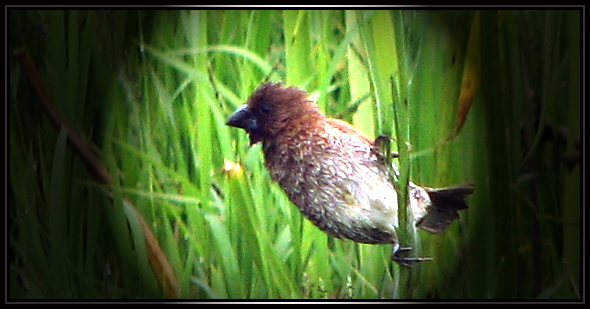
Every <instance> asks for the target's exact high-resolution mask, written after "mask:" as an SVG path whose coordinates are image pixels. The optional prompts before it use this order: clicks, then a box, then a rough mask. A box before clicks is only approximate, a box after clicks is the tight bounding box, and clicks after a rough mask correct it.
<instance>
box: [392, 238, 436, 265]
mask: <svg viewBox="0 0 590 309" xmlns="http://www.w3.org/2000/svg"><path fill="white" fill-rule="evenodd" d="M410 250H412V248H411V247H403V248H401V247H400V246H399V245H397V244H396V245H395V246H394V247H393V251H392V253H391V259H392V260H394V261H395V262H396V263H398V264H399V265H401V266H404V267H407V268H412V267H414V264H415V263H420V262H424V261H432V258H430V257H408V256H401V254H403V253H405V252H408V251H410Z"/></svg>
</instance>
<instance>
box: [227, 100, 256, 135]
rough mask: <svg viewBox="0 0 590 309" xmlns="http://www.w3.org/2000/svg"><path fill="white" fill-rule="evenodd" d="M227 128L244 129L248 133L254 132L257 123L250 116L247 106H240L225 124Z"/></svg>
mask: <svg viewBox="0 0 590 309" xmlns="http://www.w3.org/2000/svg"><path fill="white" fill-rule="evenodd" d="M226 124H227V125H228V126H232V127H236V128H240V129H244V130H246V131H248V132H256V131H257V130H258V129H259V127H258V121H256V117H254V115H253V114H252V111H251V110H250V107H249V106H248V105H247V104H244V105H242V106H241V107H240V108H238V109H237V110H236V111H235V112H234V113H233V114H232V115H231V117H229V120H228V121H227V123H226Z"/></svg>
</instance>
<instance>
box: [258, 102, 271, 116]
mask: <svg viewBox="0 0 590 309" xmlns="http://www.w3.org/2000/svg"><path fill="white" fill-rule="evenodd" d="M270 110H271V107H270V105H268V104H264V105H262V106H261V107H260V111H261V112H262V114H263V115H266V114H268V113H270Z"/></svg>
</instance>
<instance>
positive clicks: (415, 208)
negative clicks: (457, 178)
mask: <svg viewBox="0 0 590 309" xmlns="http://www.w3.org/2000/svg"><path fill="white" fill-rule="evenodd" d="M227 125H229V126H233V127H237V128H242V129H244V130H246V132H247V133H248V134H249V136H250V144H251V145H253V144H256V143H258V142H262V145H263V150H264V157H265V165H266V168H267V169H268V171H269V172H270V175H271V176H272V178H273V179H274V180H275V181H276V182H278V184H279V185H280V186H281V187H282V188H283V190H284V191H285V192H286V193H287V196H288V197H289V199H290V200H291V202H293V203H294V204H295V205H297V207H298V208H299V209H300V210H301V212H302V213H303V214H304V215H305V216H306V217H307V218H308V219H309V220H311V222H313V223H314V224H315V225H316V226H317V227H319V228H320V229H322V230H323V231H324V232H326V233H328V234H330V235H332V236H335V237H338V238H348V239H351V240H353V241H356V242H360V243H366V244H392V245H393V251H392V259H393V260H394V261H396V262H398V263H399V264H401V265H404V266H411V265H412V264H413V263H415V262H421V261H424V260H430V258H421V257H407V256H404V254H402V253H403V252H406V251H408V250H410V248H402V247H400V245H399V240H398V239H397V237H396V229H397V228H398V207H397V206H398V205H397V193H396V191H395V189H394V187H393V185H392V183H391V181H390V177H389V172H388V167H387V165H386V163H385V161H384V159H383V156H382V155H381V153H380V151H379V147H378V145H376V144H375V143H374V141H372V140H371V139H369V138H368V137H366V136H365V135H363V134H362V133H360V132H359V131H357V130H355V129H354V128H353V127H352V126H351V125H349V124H348V123H346V122H344V121H341V120H337V119H331V118H327V117H326V116H324V115H323V114H322V113H321V112H320V110H319V109H318V106H317V105H316V104H315V103H314V102H312V101H311V100H310V99H309V95H308V94H307V93H306V92H305V91H303V90H301V89H299V88H296V87H284V86H283V85H282V84H281V83H266V84H263V85H262V86H260V87H259V88H258V89H257V90H256V91H255V92H254V93H253V94H252V96H251V97H250V99H249V100H248V102H247V103H246V104H245V105H243V106H242V107H240V108H239V109H238V110H236V111H235V112H234V114H233V115H231V117H230V119H229V120H228V122H227ZM392 168H395V166H393V167H392ZM471 193H473V186H472V185H462V186H457V187H452V188H443V189H433V188H428V187H421V186H418V185H415V184H414V183H412V182H410V183H409V207H410V209H411V213H412V218H409V219H408V220H413V222H414V224H415V226H417V227H419V228H422V229H424V230H426V231H428V232H430V233H434V234H437V233H441V232H443V231H444V230H445V229H446V228H447V227H448V226H449V224H451V222H452V221H454V220H456V219H458V218H459V214H458V211H459V210H461V209H465V208H467V204H466V202H465V198H466V197H467V195H469V194H471ZM408 222H411V221H408Z"/></svg>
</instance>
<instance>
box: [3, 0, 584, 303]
mask: <svg viewBox="0 0 590 309" xmlns="http://www.w3.org/2000/svg"><path fill="white" fill-rule="evenodd" d="M9 22H10V29H11V32H10V39H9V40H10V44H11V46H12V47H13V48H17V47H24V48H27V49H28V50H29V51H30V52H31V54H32V57H33V60H34V61H35V63H36V65H37V66H38V67H39V70H40V72H41V78H42V79H43V81H44V83H45V84H46V86H47V88H48V90H49V95H50V96H51V97H52V98H53V100H54V101H55V103H56V105H57V107H58V109H59V110H60V111H61V112H62V113H63V114H64V115H65V117H66V118H67V119H68V120H69V121H70V122H71V124H72V127H73V128H74V129H75V130H77V131H78V132H79V133H81V134H83V135H84V136H85V137H86V141H87V142H88V143H89V144H91V147H93V149H95V150H96V151H97V153H98V154H99V156H100V158H101V160H102V162H103V163H104V165H105V166H106V167H107V169H108V170H109V172H110V173H111V176H112V179H113V181H112V183H110V184H109V185H102V184H100V183H99V182H98V181H96V180H95V179H93V178H92V174H91V173H89V172H88V171H87V169H86V166H85V165H84V163H83V161H81V160H80V159H79V157H78V155H77V153H76V152H74V151H72V148H71V147H70V144H69V143H68V142H67V138H66V137H67V132H66V130H63V129H62V130H60V129H56V128H55V127H54V126H53V125H52V124H51V122H50V121H48V118H47V117H46V116H45V114H44V111H43V109H42V108H41V106H40V105H39V104H38V103H37V102H38V98H37V96H36V94H35V93H34V92H33V91H32V90H31V87H30V86H29V84H28V83H27V82H26V79H25V78H24V74H23V72H22V70H21V68H20V66H19V65H18V63H17V62H16V59H15V58H13V57H11V58H10V70H9V74H10V76H9V77H10V85H9V88H8V90H9V105H8V111H9V117H10V118H9V125H10V127H9V145H8V146H9V153H8V158H9V162H10V171H9V175H8V177H9V187H8V193H9V194H8V204H9V208H8V218H9V226H8V233H7V238H8V241H9V268H8V271H9V279H8V281H9V297H10V298H11V299H35V298H37V299H43V298H48V299H69V298H83V299H92V298H130V299H136V298H164V297H178V298H185V299H227V298H229V299H264V298H270V299H301V298H311V299H322V298H326V299H334V298H335V299H349V298H352V299H376V298H386V299H388V298H419V299H422V298H443V299H446V298H452V299H457V298H471V299H482V298H492V299H494V298H499V299H516V298H526V299H532V298H552V299H575V298H580V297H581V289H582V288H583V287H582V286H581V281H580V280H581V279H580V275H579V274H580V273H581V270H580V256H579V254H580V219H579V214H580V206H578V205H581V200H580V196H581V195H580V190H579V189H580V181H579V180H580V167H579V164H578V165H576V166H575V167H574V169H573V170H571V171H570V170H569V169H568V168H567V167H566V165H565V164H564V161H563V159H562V158H563V157H564V155H566V154H572V153H575V152H576V151H577V152H578V153H579V142H578V146H576V144H575V139H576V138H578V140H579V131H580V126H579V120H580V119H579V115H580V108H579V107H580V95H579V89H580V88H579V84H580V81H579V63H580V62H579V57H580V55H579V44H580V42H579V26H580V23H579V12H576V11H482V12H474V11H392V12H390V11H270V10H268V11H59V10H53V11H32V10H31V11H17V10H10V12H9ZM576 31H577V32H576ZM479 57H481V58H480V59H481V61H478V60H477V59H478V58H479ZM466 59H467V60H466ZM474 59H475V60H474ZM466 66H467V69H465V68H466ZM576 72H577V73H576ZM267 78H269V79H270V80H282V81H284V82H285V83H286V84H288V85H295V86H300V87H303V88H304V89H306V90H308V91H309V92H310V93H312V94H314V95H315V96H316V97H317V101H318V104H319V106H320V108H321V109H322V110H323V111H324V112H325V113H326V114H328V115H330V116H333V117H339V118H343V119H345V120H347V121H350V122H352V123H354V125H355V126H356V127H357V128H359V129H360V130H361V131H363V132H365V133H366V134H368V135H369V136H377V135H380V134H386V135H389V136H391V137H392V143H391V146H392V150H395V151H398V152H399V154H400V157H399V158H398V159H396V160H395V162H396V163H397V164H399V166H400V167H401V168H400V172H401V175H400V179H399V182H398V183H397V184H396V185H398V186H399V187H400V188H401V190H402V191H404V190H403V188H404V187H405V186H406V185H407V183H406V182H407V180H408V179H411V180H412V181H414V182H417V183H420V184H424V185H428V186H431V187H444V186H449V185H454V184H459V183H464V182H475V183H476V187H475V194H474V195H473V196H472V197H470V199H469V204H470V209H469V210H467V211H465V212H463V213H462V219H461V220H460V222H458V223H455V224H453V226H451V228H450V229H449V230H448V231H447V232H445V233H444V234H442V235H428V234H427V233H423V232H419V233H418V235H412V229H401V230H400V234H401V235H405V237H404V239H407V242H408V243H411V244H413V246H414V247H416V249H417V250H416V251H417V253H419V254H421V255H425V256H432V257H434V261H433V262H427V263H424V264H422V265H420V266H418V267H415V268H414V269H412V270H408V269H400V268H399V267H398V266H397V265H396V264H394V263H393V262H392V261H391V260H390V251H391V248H390V247H389V246H376V245H373V246H371V245H361V244H356V243H353V242H351V241H347V240H339V239H333V238H330V237H328V236H327V235H325V234H324V233H323V232H321V231H320V230H319V229H317V228H316V227H314V226H313V225H312V224H311V223H309V222H308V221H306V220H305V219H304V218H303V217H302V215H301V214H300V213H299V211H298V210H297V209H296V207H295V206H294V205H292V204H291V203H290V202H289V201H288V199H287V198H286V197H285V195H284V193H283V192H282V191H281V189H280V188H279V187H278V186H277V185H276V184H274V183H273V182H272V181H271V179H270V176H269V175H268V172H267V171H266V170H265V168H264V165H263V157H262V151H261V149H260V145H257V146H254V147H248V145H249V140H248V137H247V136H246V134H244V132H242V131H241V130H236V129H233V128H229V127H227V126H226V125H225V121H226V120H227V117H228V116H229V115H230V114H231V113H232V112H233V111H234V110H235V109H236V108H237V107H238V106H240V105H241V104H243V103H244V102H245V100H246V99H247V98H248V96H249V95H250V93H251V92H252V91H253V90H254V89H255V88H256V87H257V86H258V85H259V84H260V83H262V82H263V81H264V80H266V79H267ZM466 82H469V83H471V84H473V85H476V86H475V89H471V91H472V93H469V92H468V91H467V90H466V89H465V87H466V84H465V83H466ZM477 84H479V87H477ZM462 86H463V88H462ZM462 91H463V92H462ZM461 95H462V96H461ZM472 95H473V96H472ZM460 96H461V97H462V98H465V97H467V98H468V99H467V100H466V101H467V103H465V102H462V103H460V101H459V98H460ZM471 99H473V100H471ZM471 101H472V102H471ZM469 102H471V105H469ZM467 107H470V108H469V109H468V110H467ZM462 109H463V111H465V110H467V112H465V113H464V117H461V116H459V114H460V110H462ZM463 121H464V123H463V124H462V125H460V123H462V122H463ZM562 132H567V134H562ZM563 136H565V138H562V137H563ZM451 137H453V138H451ZM400 198H401V199H404V198H405V197H403V196H402V197H400ZM400 219H402V220H401V221H403V218H400ZM144 223H147V228H148V229H149V231H151V232H146V226H144ZM152 236H154V237H153V238H152ZM415 238H419V239H421V242H418V241H417V240H415ZM413 239H414V240H413ZM167 267H169V268H167Z"/></svg>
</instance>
